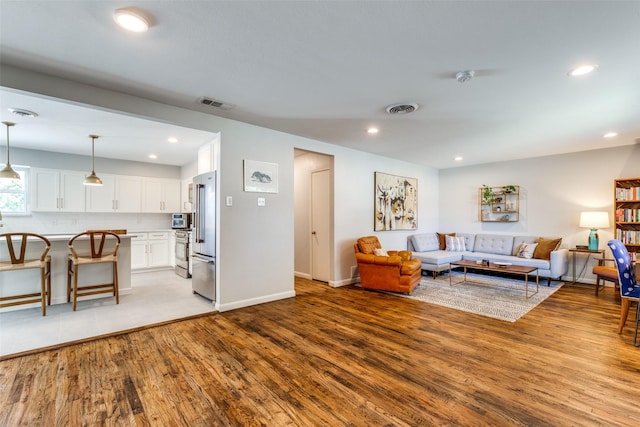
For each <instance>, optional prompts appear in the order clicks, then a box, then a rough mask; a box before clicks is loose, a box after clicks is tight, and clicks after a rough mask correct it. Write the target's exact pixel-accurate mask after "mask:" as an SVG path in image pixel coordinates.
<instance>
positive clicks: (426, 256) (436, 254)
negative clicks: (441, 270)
mask: <svg viewBox="0 0 640 427" xmlns="http://www.w3.org/2000/svg"><path fill="white" fill-rule="evenodd" d="M413 258H415V259H419V260H420V262H421V263H423V264H432V265H449V263H451V262H456V261H460V260H461V259H462V253H461V252H447V251H440V250H438V251H429V252H414V253H413Z"/></svg>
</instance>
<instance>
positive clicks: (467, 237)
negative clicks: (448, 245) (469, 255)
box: [456, 233, 476, 251]
mask: <svg viewBox="0 0 640 427" xmlns="http://www.w3.org/2000/svg"><path fill="white" fill-rule="evenodd" d="M456 237H463V238H464V247H465V249H466V250H468V251H472V250H473V246H474V244H475V242H476V235H475V234H469V233H456Z"/></svg>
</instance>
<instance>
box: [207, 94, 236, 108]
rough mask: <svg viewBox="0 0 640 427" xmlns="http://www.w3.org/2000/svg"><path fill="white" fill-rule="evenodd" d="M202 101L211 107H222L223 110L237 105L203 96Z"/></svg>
mask: <svg viewBox="0 0 640 427" xmlns="http://www.w3.org/2000/svg"><path fill="white" fill-rule="evenodd" d="M200 103H201V104H203V105H206V106H209V107H215V108H222V109H223V110H231V109H232V108H233V107H235V105H233V104H229V103H226V102H222V101H217V100H215V99H212V98H206V97H204V98H202V99H200Z"/></svg>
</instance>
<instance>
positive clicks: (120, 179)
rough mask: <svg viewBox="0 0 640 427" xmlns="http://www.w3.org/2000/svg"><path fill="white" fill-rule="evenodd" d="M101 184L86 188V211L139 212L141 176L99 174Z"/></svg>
mask: <svg viewBox="0 0 640 427" xmlns="http://www.w3.org/2000/svg"><path fill="white" fill-rule="evenodd" d="M98 176H99V177H100V179H101V180H102V184H103V185H102V186H95V187H94V186H91V187H88V188H87V202H86V205H87V212H133V213H135V212H140V211H141V203H140V200H141V195H142V177H139V176H129V175H110V174H99V175H98Z"/></svg>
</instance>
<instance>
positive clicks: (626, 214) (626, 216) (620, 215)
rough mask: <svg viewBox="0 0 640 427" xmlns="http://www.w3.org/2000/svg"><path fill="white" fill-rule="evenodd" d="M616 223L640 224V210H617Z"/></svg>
mask: <svg viewBox="0 0 640 427" xmlns="http://www.w3.org/2000/svg"><path fill="white" fill-rule="evenodd" d="M616 222H640V209H616Z"/></svg>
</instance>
